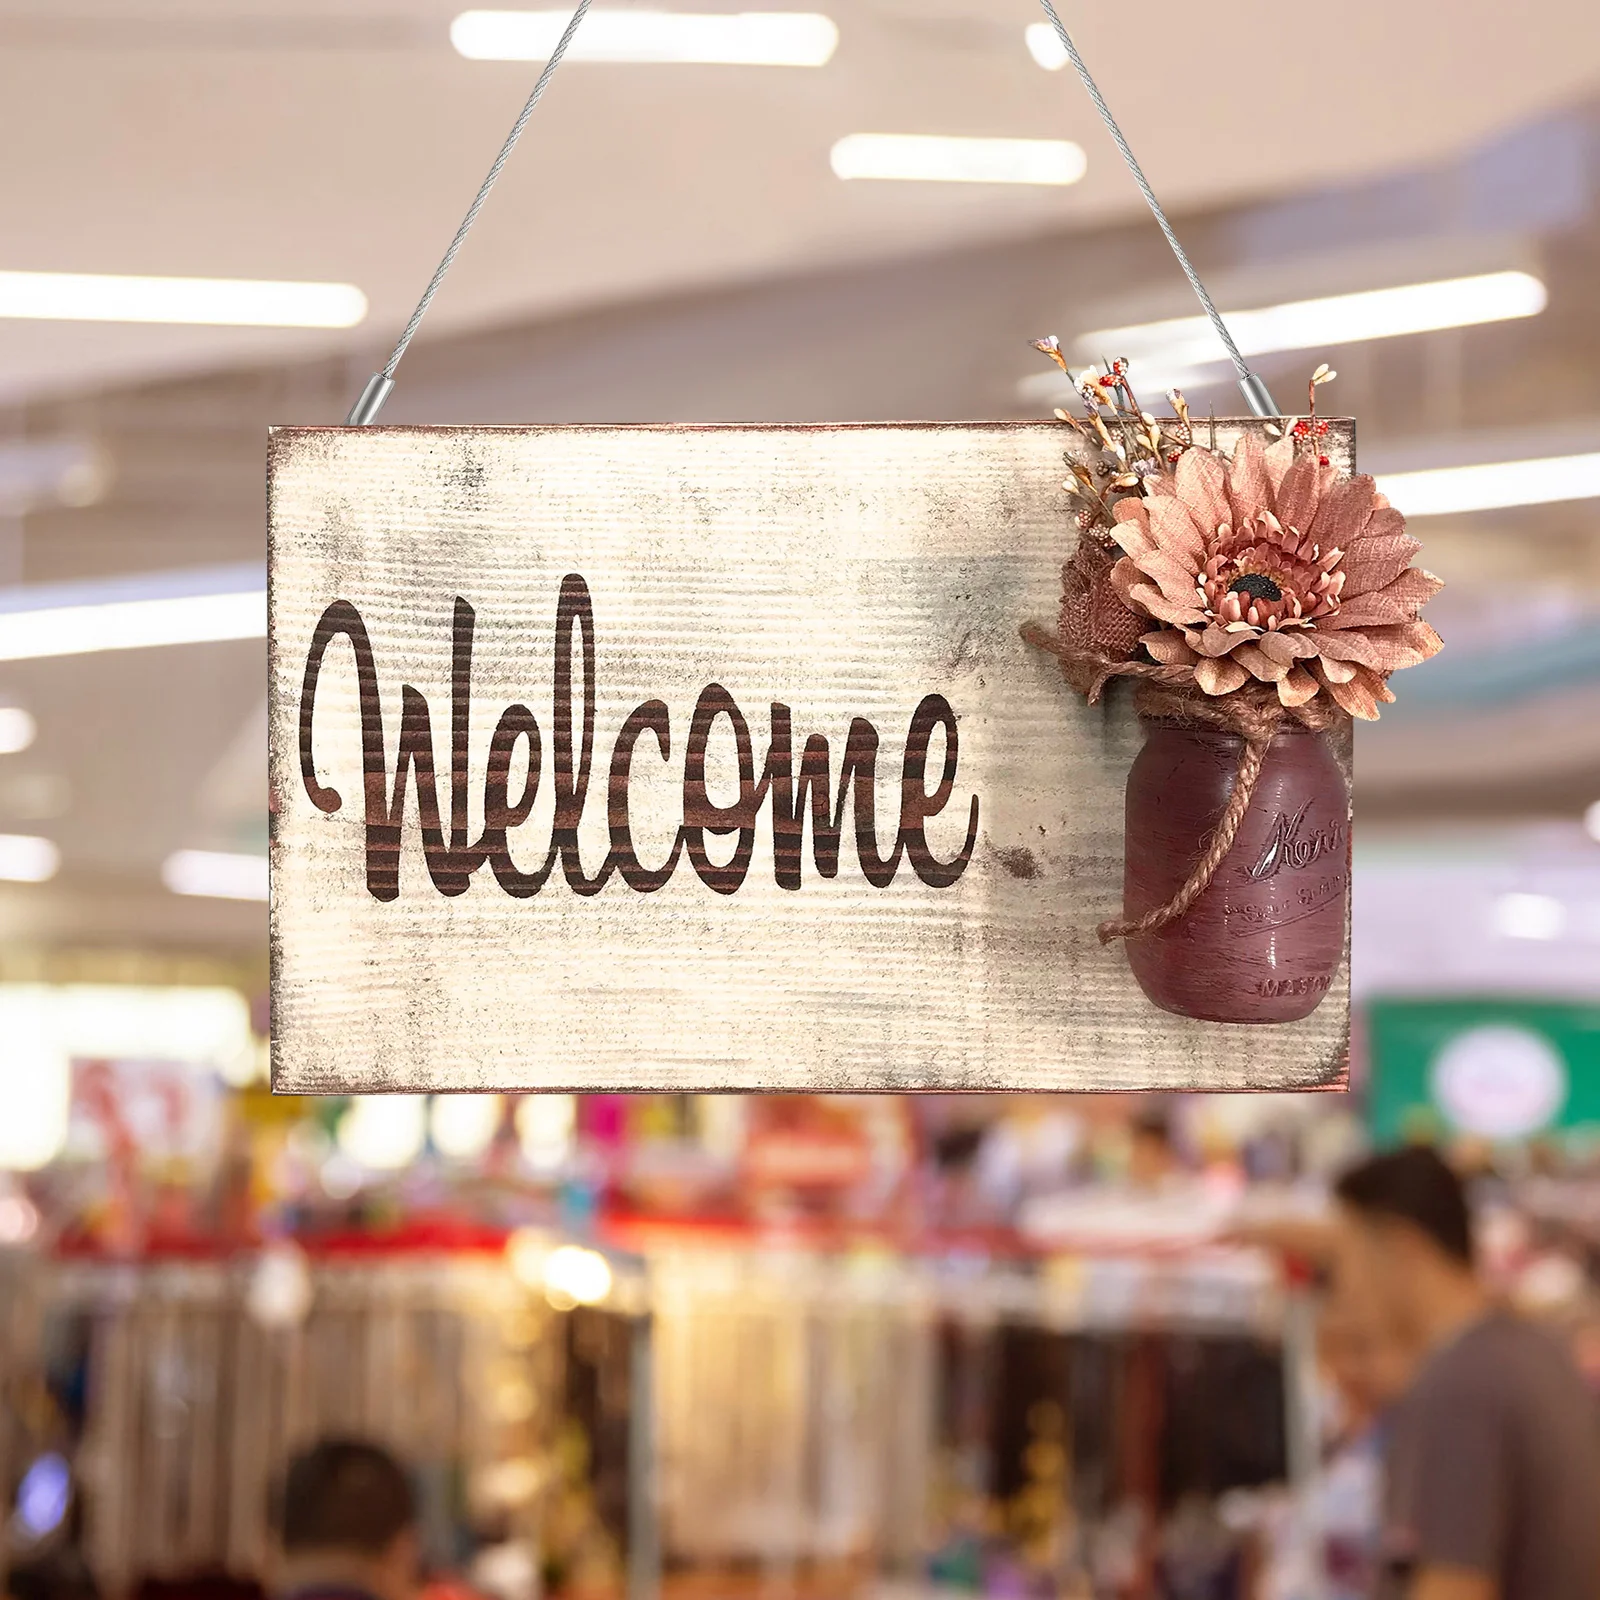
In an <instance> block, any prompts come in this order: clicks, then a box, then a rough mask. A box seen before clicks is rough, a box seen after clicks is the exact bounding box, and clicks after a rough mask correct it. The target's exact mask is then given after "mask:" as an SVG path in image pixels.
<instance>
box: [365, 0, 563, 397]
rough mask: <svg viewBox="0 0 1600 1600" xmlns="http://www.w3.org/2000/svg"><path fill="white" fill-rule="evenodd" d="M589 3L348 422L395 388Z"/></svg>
mask: <svg viewBox="0 0 1600 1600" xmlns="http://www.w3.org/2000/svg"><path fill="white" fill-rule="evenodd" d="M589 5H590V0H578V7H577V10H575V11H574V12H573V13H572V20H571V21H570V22H568V23H567V26H566V28H565V30H564V31H563V32H562V35H561V37H560V39H559V40H557V42H556V47H555V49H554V50H552V51H551V52H550V59H549V60H548V61H546V62H545V64H544V71H543V72H541V73H540V74H539V81H538V82H537V83H536V84H534V86H533V93H532V94H530V95H529V96H528V101H527V104H526V105H524V106H523V108H522V113H521V115H520V116H518V118H517V120H516V121H515V122H514V123H513V124H512V126H511V132H510V133H508V134H507V135H506V142H505V143H504V144H503V145H501V146H500V154H499V155H497V156H496V157H495V158H494V165H493V166H492V167H490V168H489V172H488V175H487V176H486V177H485V178H484V180H483V182H482V183H481V184H479V185H478V192H477V194H476V195H475V196H473V200H472V204H471V205H470V206H468V208H467V214H466V216H464V217H463V218H462V219H461V226H460V227H459V228H457V229H456V236H455V238H453V239H452V240H451V241H450V248H449V249H448V250H446V251H445V253H444V256H443V258H442V259H441V260H440V262H439V265H438V266H437V267H435V268H434V270H433V276H432V277H431V278H430V279H429V280H428V287H427V288H426V289H424V290H423V291H422V298H421V299H420V300H419V301H418V302H417V309H416V310H415V311H413V312H412V313H411V320H410V321H409V322H408V323H407V324H406V326H405V331H404V332H403V333H402V334H401V335H400V337H399V339H398V340H396V341H395V347H394V349H393V350H392V351H390V353H389V359H388V360H387V361H385V362H384V364H383V365H382V367H380V368H379V369H378V371H376V372H375V373H373V375H372V376H371V377H370V378H369V379H368V380H367V386H366V388H365V389H363V390H362V391H361V398H360V399H359V400H357V401H356V403H355V405H353V406H352V407H351V408H350V415H349V416H348V417H347V418H346V419H345V422H346V425H347V426H349V427H365V426H366V425H367V424H368V423H370V422H375V421H376V420H377V417H378V413H379V412H380V411H381V410H382V409H383V403H384V401H385V400H387V399H388V398H389V396H390V394H391V393H392V392H393V390H394V374H395V369H396V368H397V367H398V366H399V365H400V358H401V357H402V356H403V355H404V354H405V353H406V347H407V346H408V345H409V344H410V343H411V341H412V339H414V338H415V337H416V333H417V329H418V328H419V327H421V326H422V319H423V318H424V317H425V316H427V314H428V307H429V306H431V305H432V304H433V297H434V296H435V295H436V294H438V292H439V285H440V284H442V283H443V282H444V279H445V274H446V273H447V272H449V270H450V268H451V267H452V266H453V265H454V264H455V259H456V256H457V255H459V254H460V251H461V246H462V245H463V244H464V243H465V242H466V238H467V235H468V234H469V233H471V232H472V225H473V223H475V222H476V221H477V220H478V213H479V212H480V211H482V210H483V203H484V201H486V200H487V199H488V198H489V191H490V190H491V189H492V188H494V185H495V179H496V178H498V177H499V176H500V173H501V171H502V170H503V169H504V167H505V164H506V162H508V161H509V160H510V159H511V152H512V151H513V150H515V149H516V148H517V141H518V140H519V139H520V138H521V137H522V130H523V129H524V128H526V127H527V126H528V119H529V118H530V117H531V116H532V115H533V113H534V109H535V107H537V106H538V104H539V102H540V101H541V100H542V99H543V98H544V92H545V89H546V88H547V87H548V86H549V83H550V80H551V78H553V77H554V76H555V70H556V68H557V67H559V66H560V65H561V58H562V57H563V56H564V55H565V54H566V53H567V46H568V45H569V44H571V43H572V36H573V34H575V33H576V32H577V31H578V24H579V23H580V22H582V21H583V19H584V17H585V16H586V15H587V14H588V11H589Z"/></svg>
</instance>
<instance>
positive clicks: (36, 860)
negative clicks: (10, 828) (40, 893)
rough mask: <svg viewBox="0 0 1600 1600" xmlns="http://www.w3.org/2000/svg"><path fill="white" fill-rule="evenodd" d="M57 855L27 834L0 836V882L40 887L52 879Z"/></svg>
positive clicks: (45, 841)
mask: <svg viewBox="0 0 1600 1600" xmlns="http://www.w3.org/2000/svg"><path fill="white" fill-rule="evenodd" d="M60 866H61V852H60V851H59V850H58V849H57V848H56V846H55V845H54V844H53V843H52V842H51V841H50V840H49V839H39V838H36V837H35V836H34V835H33V834H31V833H0V878H4V879H5V880H6V881H7V882H8V883H44V882H45V881H47V880H48V879H50V878H53V877H55V875H56V872H57V869H58V868H59V867H60Z"/></svg>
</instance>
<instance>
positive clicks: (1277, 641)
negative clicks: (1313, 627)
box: [1259, 628, 1317, 666]
mask: <svg viewBox="0 0 1600 1600" xmlns="http://www.w3.org/2000/svg"><path fill="white" fill-rule="evenodd" d="M1259 643H1260V645H1261V648H1262V649H1263V650H1265V651H1266V652H1267V654H1268V655H1269V656H1271V657H1272V659H1273V660H1274V661H1281V662H1283V664H1284V665H1285V666H1289V665H1291V664H1292V663H1294V662H1296V661H1302V660H1304V659H1305V658H1306V657H1307V656H1314V655H1315V654H1316V653H1317V646H1316V641H1315V640H1313V639H1308V638H1307V637H1306V636H1305V634H1304V632H1303V631H1302V630H1301V629H1299V628H1290V629H1289V630H1287V631H1284V630H1282V629H1276V628H1275V629H1273V630H1272V632H1270V633H1264V634H1262V635H1261V638H1260V641H1259Z"/></svg>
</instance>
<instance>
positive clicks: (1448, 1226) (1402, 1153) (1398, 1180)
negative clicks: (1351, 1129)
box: [1333, 1145, 1472, 1267]
mask: <svg viewBox="0 0 1600 1600" xmlns="http://www.w3.org/2000/svg"><path fill="white" fill-rule="evenodd" d="M1333 1192H1334V1195H1335V1197H1336V1198H1338V1199H1339V1200H1341V1201H1343V1202H1344V1204H1345V1205H1347V1206H1349V1207H1350V1208H1351V1209H1352V1210H1354V1211H1359V1212H1361V1213H1362V1214H1363V1215H1364V1216H1368V1217H1376V1218H1384V1219H1387V1220H1389V1221H1392V1222H1408V1223H1410V1224H1411V1226H1412V1227H1414V1228H1420V1229H1421V1230H1422V1232H1423V1233H1425V1234H1426V1235H1427V1236H1428V1237H1429V1238H1430V1239H1431V1240H1432V1241H1433V1242H1434V1243H1435V1244H1436V1245H1438V1247H1439V1248H1440V1249H1441V1250H1442V1251H1444V1253H1445V1254H1446V1255H1447V1256H1450V1257H1451V1258H1452V1259H1453V1260H1456V1261H1459V1262H1460V1263H1461V1264H1462V1265H1463V1266H1468V1267H1470V1266H1471V1265H1472V1215H1471V1212H1470V1210H1469V1209H1468V1206H1467V1194H1466V1190H1465V1188H1464V1187H1463V1186H1462V1182H1461V1179H1460V1178H1459V1177H1458V1176H1457V1175H1456V1174H1455V1173H1454V1172H1453V1171H1452V1170H1451V1168H1450V1167H1449V1166H1448V1165H1447V1163H1446V1162H1445V1160H1444V1158H1443V1157H1442V1156H1440V1155H1439V1153H1438V1152H1437V1151H1436V1150H1432V1149H1429V1148H1428V1147H1427V1146H1425V1145H1413V1146H1410V1147H1408V1148H1406V1149H1404V1150H1389V1151H1385V1152H1384V1153H1383V1154H1382V1155H1376V1156H1372V1157H1370V1158H1369V1159H1368V1160H1366V1161H1363V1162H1361V1163H1360V1164H1359V1165H1357V1166H1354V1167H1352V1168H1351V1169H1350V1170H1349V1171H1348V1172H1346V1173H1345V1175H1344V1176H1343V1177H1342V1178H1340V1179H1339V1181H1338V1183H1336V1184H1335V1185H1334V1190H1333Z"/></svg>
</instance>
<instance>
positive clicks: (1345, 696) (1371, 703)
mask: <svg viewBox="0 0 1600 1600" xmlns="http://www.w3.org/2000/svg"><path fill="white" fill-rule="evenodd" d="M1327 681H1328V693H1329V694H1330V695H1332V696H1333V698H1334V700H1335V702H1336V703H1337V704H1338V705H1339V707H1340V708H1341V709H1342V710H1345V711H1348V712H1349V713H1350V715H1351V716H1352V717H1360V718H1361V720H1362V721H1363V722H1376V721H1377V720H1378V697H1377V695H1375V694H1374V693H1373V692H1372V689H1371V686H1370V685H1369V684H1368V683H1367V682H1366V681H1365V680H1364V679H1360V678H1352V679H1350V681H1349V682H1348V683H1340V682H1338V681H1336V680H1335V679H1332V678H1330V679H1328V680H1327Z"/></svg>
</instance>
